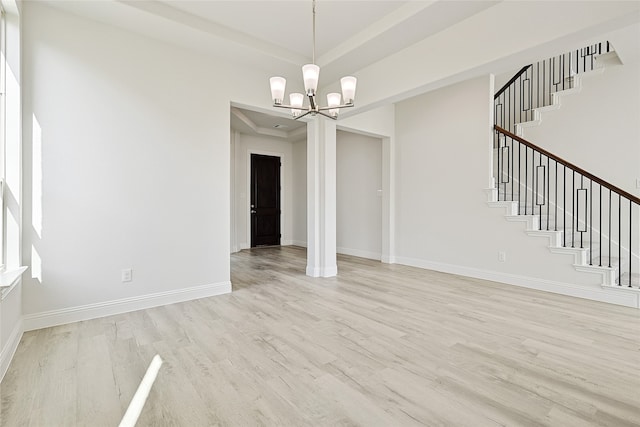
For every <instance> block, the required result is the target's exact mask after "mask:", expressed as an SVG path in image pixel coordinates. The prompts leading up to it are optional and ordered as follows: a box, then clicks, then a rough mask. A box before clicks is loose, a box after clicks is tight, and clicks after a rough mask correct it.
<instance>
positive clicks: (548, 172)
mask: <svg viewBox="0 0 640 427" xmlns="http://www.w3.org/2000/svg"><path fill="white" fill-rule="evenodd" d="M545 173H546V174H548V177H547V179H546V181H547V197H546V199H545V202H548V201H549V199H550V197H549V185H550V182H549V181H551V169H549V156H547V170H546V171H545ZM549 209H551V203H547V231H549V222H550V221H549V218H550V212H549Z"/></svg>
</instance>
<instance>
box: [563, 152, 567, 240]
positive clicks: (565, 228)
mask: <svg viewBox="0 0 640 427" xmlns="http://www.w3.org/2000/svg"><path fill="white" fill-rule="evenodd" d="M562 168H563V169H562V203H563V204H562V228H563V230H564V231H563V233H562V247H567V167H566V166H565V165H562Z"/></svg>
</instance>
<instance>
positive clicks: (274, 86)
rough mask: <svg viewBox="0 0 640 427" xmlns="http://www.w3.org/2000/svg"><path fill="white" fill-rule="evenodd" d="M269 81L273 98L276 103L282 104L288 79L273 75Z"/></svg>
mask: <svg viewBox="0 0 640 427" xmlns="http://www.w3.org/2000/svg"><path fill="white" fill-rule="evenodd" d="M269 83H270V84H271V98H272V99H273V103H274V104H276V105H280V104H282V100H283V99H284V89H285V87H286V86H287V80H286V79H285V78H284V77H271V78H270V79H269Z"/></svg>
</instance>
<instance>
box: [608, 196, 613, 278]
mask: <svg viewBox="0 0 640 427" xmlns="http://www.w3.org/2000/svg"><path fill="white" fill-rule="evenodd" d="M611 239H613V236H612V235H611V189H609V252H607V255H609V268H611Z"/></svg>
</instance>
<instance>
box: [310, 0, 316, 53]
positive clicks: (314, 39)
mask: <svg viewBox="0 0 640 427" xmlns="http://www.w3.org/2000/svg"><path fill="white" fill-rule="evenodd" d="M312 7H313V27H312V28H313V50H312V61H311V63H312V64H315V63H316V0H313V6H312Z"/></svg>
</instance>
